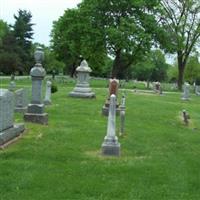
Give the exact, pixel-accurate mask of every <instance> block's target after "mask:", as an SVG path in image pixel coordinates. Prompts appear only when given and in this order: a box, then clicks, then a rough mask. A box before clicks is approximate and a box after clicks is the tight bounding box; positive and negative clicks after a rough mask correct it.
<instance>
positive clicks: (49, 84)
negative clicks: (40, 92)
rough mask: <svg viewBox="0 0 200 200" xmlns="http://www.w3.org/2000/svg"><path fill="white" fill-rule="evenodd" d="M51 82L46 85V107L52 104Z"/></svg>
mask: <svg viewBox="0 0 200 200" xmlns="http://www.w3.org/2000/svg"><path fill="white" fill-rule="evenodd" d="M51 85H52V83H51V81H47V83H46V93H45V99H44V104H45V105H50V104H51Z"/></svg>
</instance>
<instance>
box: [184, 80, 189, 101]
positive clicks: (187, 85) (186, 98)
mask: <svg viewBox="0 0 200 200" xmlns="http://www.w3.org/2000/svg"><path fill="white" fill-rule="evenodd" d="M189 99H190V84H189V83H187V82H185V83H184V86H183V96H182V100H189Z"/></svg>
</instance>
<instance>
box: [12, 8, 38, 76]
mask: <svg viewBox="0 0 200 200" xmlns="http://www.w3.org/2000/svg"><path fill="white" fill-rule="evenodd" d="M14 18H15V23H14V25H13V26H12V28H13V34H14V37H15V38H16V43H17V45H18V47H19V48H18V52H17V53H18V55H19V57H20V60H21V63H20V66H21V68H22V69H23V70H24V71H25V72H27V73H28V72H29V70H30V68H31V66H32V65H33V62H34V61H33V56H32V55H31V50H32V41H31V40H32V36H33V29H32V26H33V25H34V24H33V23H31V19H32V15H31V13H30V12H28V11H26V10H19V11H18V13H17V15H14Z"/></svg>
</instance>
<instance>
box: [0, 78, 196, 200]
mask: <svg viewBox="0 0 200 200" xmlns="http://www.w3.org/2000/svg"><path fill="white" fill-rule="evenodd" d="M95 84H96V86H98V85H99V84H97V83H95V81H94V82H93V84H92V86H93V87H94V86H95ZM103 84H105V82H104V83H102V85H103ZM7 85H8V83H7V82H6V81H2V82H1V83H0V86H1V87H7ZM17 85H18V86H20V87H21V86H27V87H30V81H29V80H20V81H18V82H17ZM72 86H73V85H72V83H71V84H66V83H60V84H58V92H57V93H54V94H53V95H52V105H51V106H48V107H47V108H46V111H47V112H48V114H49V125H48V126H42V125H37V124H31V123H26V124H25V127H26V131H25V133H24V135H23V136H22V137H21V138H20V139H19V140H18V141H17V142H15V143H14V144H12V145H10V146H9V147H8V148H6V149H4V150H0V200H65V199H69V200H70V199H71V200H73V199H83V200H114V199H119V200H123V199H125V200H126V199H127V200H134V199H135V200H137V199H142V200H143V199H145V200H146V199H147V200H163V199H164V200H165V199H166V200H171V199H172V200H173V199H177V200H188V199H189V200H198V199H200V170H199V169H200V159H199V155H200V106H199V105H200V97H197V96H194V95H192V97H191V101H188V102H183V101H181V100H180V96H181V94H179V93H167V94H164V95H163V96H159V95H156V94H149V93H141V92H140V93H139V92H136V93H135V92H133V91H130V90H128V91H127V92H126V127H125V132H126V134H125V135H124V136H123V137H119V142H120V143H121V156H120V157H119V158H113V157H103V156H101V144H102V142H103V139H104V136H105V135H106V126H107V118H106V117H104V116H102V115H101V108H102V106H103V104H104V101H105V99H106V97H107V89H105V88H103V87H102V88H101V87H98V88H97V87H96V88H93V90H94V91H95V93H96V96H97V98H96V99H74V98H70V97H68V96H67V95H68V93H69V92H70V91H71V90H72V89H73V87H72ZM121 93H122V92H119V99H120V97H121V95H122V94H121ZM183 109H186V110H187V111H188V112H189V114H190V117H191V119H190V123H189V126H186V125H184V124H183V122H182V115H181V112H182V110H183ZM15 118H16V120H15V121H16V122H21V121H23V120H22V119H23V116H22V115H21V114H16V116H15ZM118 133H119V118H117V134H118Z"/></svg>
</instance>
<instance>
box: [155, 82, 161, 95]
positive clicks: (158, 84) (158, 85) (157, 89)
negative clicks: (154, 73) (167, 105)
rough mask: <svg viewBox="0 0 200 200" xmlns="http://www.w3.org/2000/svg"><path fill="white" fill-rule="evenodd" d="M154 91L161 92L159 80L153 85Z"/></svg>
mask: <svg viewBox="0 0 200 200" xmlns="http://www.w3.org/2000/svg"><path fill="white" fill-rule="evenodd" d="M154 91H155V93H158V94H162V88H161V84H160V82H156V83H155V85H154Z"/></svg>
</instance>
